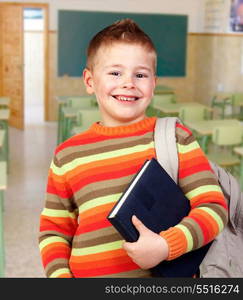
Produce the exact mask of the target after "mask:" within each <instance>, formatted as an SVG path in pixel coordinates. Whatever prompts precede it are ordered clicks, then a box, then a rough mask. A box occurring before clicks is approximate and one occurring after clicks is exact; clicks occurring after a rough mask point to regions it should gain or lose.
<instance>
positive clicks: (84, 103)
mask: <svg viewBox="0 0 243 300" xmlns="http://www.w3.org/2000/svg"><path fill="white" fill-rule="evenodd" d="M67 106H68V107H73V108H77V109H79V108H90V107H92V97H91V96H77V97H70V98H68V99H67Z"/></svg>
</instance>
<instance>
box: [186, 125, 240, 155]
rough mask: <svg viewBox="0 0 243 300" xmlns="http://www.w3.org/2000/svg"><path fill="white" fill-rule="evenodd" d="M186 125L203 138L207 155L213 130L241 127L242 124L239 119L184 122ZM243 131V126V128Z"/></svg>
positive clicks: (202, 143) (203, 147)
mask: <svg viewBox="0 0 243 300" xmlns="http://www.w3.org/2000/svg"><path fill="white" fill-rule="evenodd" d="M184 124H185V125H186V126H187V127H188V128H189V129H191V130H192V131H194V132H196V133H197V134H198V135H200V136H202V141H201V146H202V149H203V150H204V151H205V153H207V144H208V140H209V138H210V136H211V135H212V134H213V129H214V127H216V126H227V125H229V126H231V125H239V126H241V123H240V121H239V120H237V119H223V120H204V121H197V122H189V121H187V122H184ZM242 130H243V126H242Z"/></svg>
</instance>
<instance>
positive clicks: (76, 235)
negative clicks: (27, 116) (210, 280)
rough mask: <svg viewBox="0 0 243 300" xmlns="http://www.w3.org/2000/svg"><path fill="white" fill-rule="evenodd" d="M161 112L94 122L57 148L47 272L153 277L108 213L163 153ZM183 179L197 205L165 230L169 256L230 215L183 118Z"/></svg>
mask: <svg viewBox="0 0 243 300" xmlns="http://www.w3.org/2000/svg"><path fill="white" fill-rule="evenodd" d="M155 121H156V118H154V117H152V118H146V119H144V120H142V121H140V122H137V123H136V124H130V125H127V126H119V127H104V126H102V125H100V124H99V123H95V124H93V125H92V126H91V127H90V128H89V129H88V130H87V131H85V132H83V133H80V134H78V135H76V136H73V137H71V138H70V139H68V140H67V141H65V142H64V143H62V144H61V145H59V146H58V147H57V149H56V151H55V155H54V158H53V161H52V163H51V166H50V170H49V173H48V183H47V192H46V200H45V207H44V209H43V211H42V213H41V216H40V234H39V247H40V253H41V258H42V262H43V266H44V269H45V272H46V275H47V277H150V276H151V273H150V271H149V270H142V269H140V268H139V266H138V265H136V264H135V263H134V262H133V261H132V260H131V258H130V257H129V256H128V255H127V254H126V252H125V250H123V248H122V242H123V240H122V237H121V236H120V234H119V233H118V232H117V231H116V230H115V229H114V227H113V226H112V225H111V224H110V223H109V221H108V220H107V219H106V216H107V215H108V213H109V211H110V210H111V209H112V207H113V206H114V204H115V203H116V201H117V200H118V199H119V197H120V196H121V194H122V192H123V191H124V189H125V188H126V187H127V185H128V184H129V182H130V181H131V179H132V178H133V177H134V175H135V174H136V173H137V171H138V170H139V169H140V168H141V166H142V164H143V163H144V161H145V160H146V159H151V158H152V157H156V156H155V148H154V127H155ZM176 138H177V147H178V157H179V173H178V176H179V179H178V182H179V185H180V187H181V188H182V190H183V191H184V193H185V195H186V196H187V197H188V199H189V200H190V204H191V210H190V213H189V215H188V216H186V217H185V218H184V219H183V220H182V221H181V222H180V223H179V224H177V225H176V226H174V227H171V228H169V229H168V230H165V231H163V232H161V233H160V234H161V235H162V236H163V237H164V238H165V239H166V241H167V243H168V245H169V257H168V260H172V259H175V258H177V257H179V256H180V255H182V254H184V253H186V252H188V251H191V250H193V249H196V248H198V247H201V246H202V245H204V244H206V243H208V242H209V241H211V240H213V239H214V238H215V236H216V235H217V234H218V233H219V232H220V231H221V230H222V229H223V227H224V225H225V224H226V222H227V207H226V202H225V199H224V197H223V194H222V192H221V189H220V187H219V185H218V183H217V181H216V179H215V177H214V174H213V172H212V170H211V168H210V165H209V163H208V161H207V159H206V157H205V155H204V153H203V152H202V150H201V149H200V147H199V145H198V143H197V142H196V141H195V139H194V137H193V136H192V134H191V132H190V131H189V130H188V129H187V128H186V127H184V126H183V125H181V124H177V126H176Z"/></svg>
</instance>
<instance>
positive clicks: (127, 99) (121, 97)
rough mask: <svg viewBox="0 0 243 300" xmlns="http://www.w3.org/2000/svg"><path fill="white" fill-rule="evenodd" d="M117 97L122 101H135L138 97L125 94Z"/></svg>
mask: <svg viewBox="0 0 243 300" xmlns="http://www.w3.org/2000/svg"><path fill="white" fill-rule="evenodd" d="M116 98H117V99H118V100H122V101H135V100H136V99H137V98H136V97H124V96H117V97H116Z"/></svg>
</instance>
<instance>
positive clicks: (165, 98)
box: [151, 94, 176, 105]
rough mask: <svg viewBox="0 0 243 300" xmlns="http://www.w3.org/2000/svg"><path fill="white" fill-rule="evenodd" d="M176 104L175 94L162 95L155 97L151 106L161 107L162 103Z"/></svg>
mask: <svg viewBox="0 0 243 300" xmlns="http://www.w3.org/2000/svg"><path fill="white" fill-rule="evenodd" d="M175 102H176V97H175V94H161V95H154V96H153V99H152V101H151V104H152V105H159V104H160V103H175Z"/></svg>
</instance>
